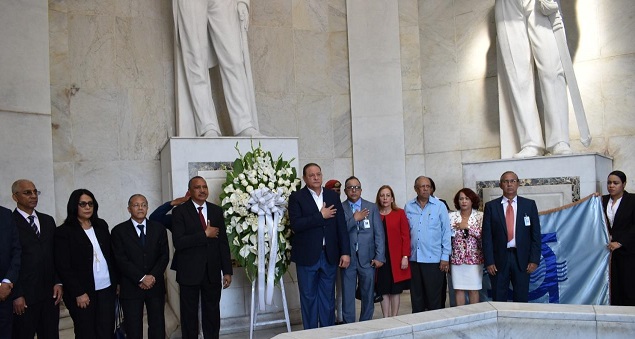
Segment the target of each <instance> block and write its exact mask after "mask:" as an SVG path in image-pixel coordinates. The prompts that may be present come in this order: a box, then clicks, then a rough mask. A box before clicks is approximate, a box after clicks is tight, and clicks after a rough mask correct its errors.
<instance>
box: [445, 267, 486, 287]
mask: <svg viewBox="0 0 635 339" xmlns="http://www.w3.org/2000/svg"><path fill="white" fill-rule="evenodd" d="M450 267H451V268H452V286H453V287H454V289H455V290H464V291H477V290H480V289H481V288H483V265H451V266H450Z"/></svg>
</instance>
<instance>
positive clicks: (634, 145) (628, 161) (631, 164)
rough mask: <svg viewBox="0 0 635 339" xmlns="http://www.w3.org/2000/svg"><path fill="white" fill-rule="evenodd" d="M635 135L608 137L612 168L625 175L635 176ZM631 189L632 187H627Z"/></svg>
mask: <svg viewBox="0 0 635 339" xmlns="http://www.w3.org/2000/svg"><path fill="white" fill-rule="evenodd" d="M633 149H635V136H623V137H611V138H609V139H608V153H609V155H610V156H612V157H613V169H616V170H621V171H623V172H624V173H626V176H627V177H628V176H630V177H635V158H633ZM627 189H628V190H633V187H631V188H627Z"/></svg>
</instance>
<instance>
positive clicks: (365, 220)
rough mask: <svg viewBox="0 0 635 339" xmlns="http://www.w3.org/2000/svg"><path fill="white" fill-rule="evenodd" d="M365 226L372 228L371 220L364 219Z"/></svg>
mask: <svg viewBox="0 0 635 339" xmlns="http://www.w3.org/2000/svg"><path fill="white" fill-rule="evenodd" d="M364 228H370V220H368V219H364Z"/></svg>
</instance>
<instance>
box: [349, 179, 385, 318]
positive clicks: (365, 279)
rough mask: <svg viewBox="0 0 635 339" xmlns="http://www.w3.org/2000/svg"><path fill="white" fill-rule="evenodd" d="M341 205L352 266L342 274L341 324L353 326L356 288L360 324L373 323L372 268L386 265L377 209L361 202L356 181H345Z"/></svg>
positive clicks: (365, 202) (373, 283)
mask: <svg viewBox="0 0 635 339" xmlns="http://www.w3.org/2000/svg"><path fill="white" fill-rule="evenodd" d="M344 193H346V197H347V198H348V199H347V200H346V201H344V202H343V203H342V205H343V206H342V207H343V209H344V216H345V219H346V227H347V229H348V236H349V239H350V243H351V254H353V255H352V257H351V264H350V266H348V268H347V269H345V270H342V275H343V276H342V290H343V291H342V292H343V296H342V298H343V301H342V308H343V313H344V322H345V323H353V322H355V290H356V289H357V286H359V290H360V296H361V311H360V314H359V321H366V320H372V319H373V312H374V311H375V306H374V305H373V303H374V297H375V268H379V267H381V266H383V265H384V263H385V262H386V254H385V247H386V238H385V235H384V224H383V223H382V221H381V217H380V216H379V209H377V205H375V204H374V203H372V202H370V201H368V200H365V199H362V184H361V183H360V182H359V180H358V179H357V178H356V177H354V176H353V177H350V178H348V179H346V181H345V183H344Z"/></svg>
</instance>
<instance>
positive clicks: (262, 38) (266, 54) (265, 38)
mask: <svg viewBox="0 0 635 339" xmlns="http://www.w3.org/2000/svg"><path fill="white" fill-rule="evenodd" d="M293 46H294V43H293V31H292V29H291V28H269V27H251V29H250V34H249V50H250V55H251V70H252V72H253V76H254V87H255V88H256V91H257V92H267V93H271V92H287V93H288V92H292V91H293V90H294V76H295V68H294V50H293V48H294V47H293ZM258 104H259V103H258V102H257V103H256V105H258Z"/></svg>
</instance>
